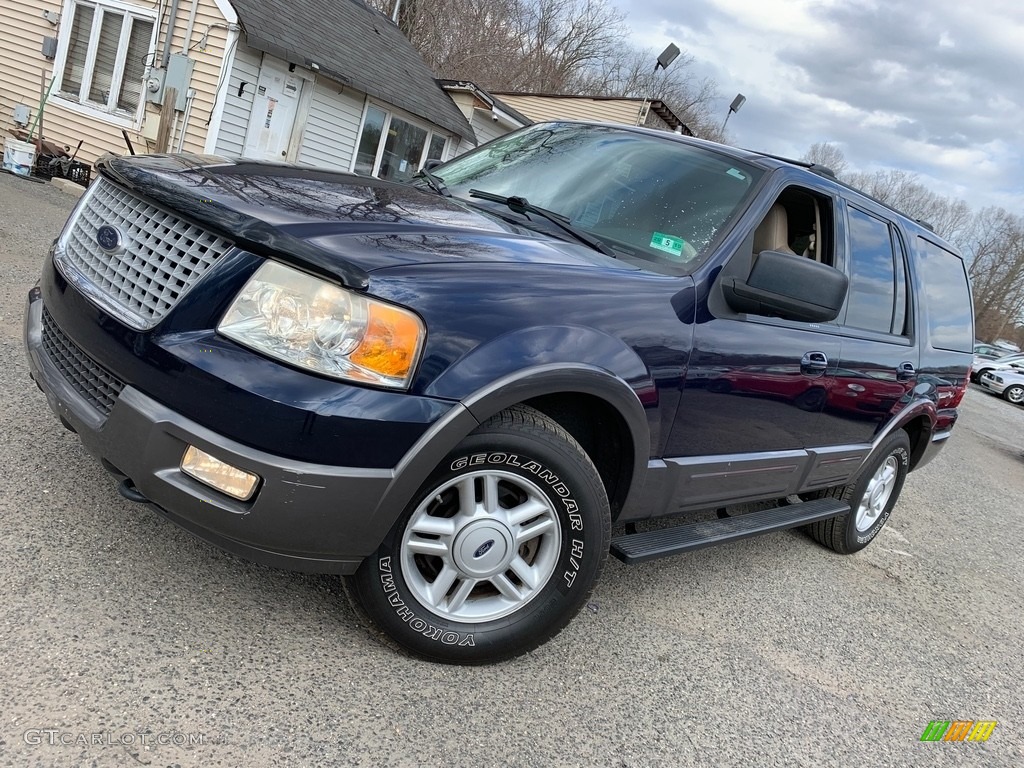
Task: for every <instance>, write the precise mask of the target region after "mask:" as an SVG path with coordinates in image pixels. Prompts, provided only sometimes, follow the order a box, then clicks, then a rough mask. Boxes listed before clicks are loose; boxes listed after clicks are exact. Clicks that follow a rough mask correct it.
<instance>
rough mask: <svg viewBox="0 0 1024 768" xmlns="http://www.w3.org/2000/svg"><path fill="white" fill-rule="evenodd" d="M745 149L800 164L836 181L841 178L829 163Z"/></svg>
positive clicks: (756, 153)
mask: <svg viewBox="0 0 1024 768" xmlns="http://www.w3.org/2000/svg"><path fill="white" fill-rule="evenodd" d="M743 151H744V152H750V153H751V154H754V155H759V156H761V157H770V158H771V159H772V160H781V161H782V162H784V163H789V164H790V165H799V166H800V167H801V168H806V169H807V170H809V171H811V172H812V173H816V174H818V175H819V176H824V177H826V178H829V179H834V180H836V181H838V180H839V177H838V176H836V172H835V171H833V170H832V169H831V168H829V167H828V166H827V165H822V164H821V163H809V162H807V161H806V160H794V159H793V158H792V157H784V156H782V155H772V154H769V153H768V152H758V151H757V150H756V149H745V150H743Z"/></svg>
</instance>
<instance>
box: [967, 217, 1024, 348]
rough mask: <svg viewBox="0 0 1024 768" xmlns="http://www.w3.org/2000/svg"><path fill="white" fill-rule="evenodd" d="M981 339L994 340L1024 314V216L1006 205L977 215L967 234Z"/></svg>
mask: <svg viewBox="0 0 1024 768" xmlns="http://www.w3.org/2000/svg"><path fill="white" fill-rule="evenodd" d="M964 241H965V242H964V243H963V248H964V251H965V253H966V254H967V257H968V260H969V263H970V275H971V283H972V287H973V290H974V317H975V324H976V332H977V334H978V336H979V337H980V338H984V339H989V340H995V339H996V338H998V337H1000V336H1003V335H1005V333H1004V332H1005V331H1006V329H1007V328H1011V329H1012V328H1015V327H1016V325H1017V323H1018V322H1019V319H1020V317H1021V315H1022V313H1024V218H1021V217H1020V216H1015V215H1013V214H1011V213H1009V212H1008V211H1006V210H1004V209H1003V208H985V209H983V210H982V211H980V212H979V213H978V214H976V215H975V216H974V217H973V219H972V220H971V222H970V225H969V227H968V228H967V231H966V232H965V235H964Z"/></svg>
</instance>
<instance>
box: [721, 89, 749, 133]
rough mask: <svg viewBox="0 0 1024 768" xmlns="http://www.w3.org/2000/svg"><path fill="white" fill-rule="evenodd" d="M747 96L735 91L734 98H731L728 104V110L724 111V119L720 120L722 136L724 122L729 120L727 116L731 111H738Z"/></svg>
mask: <svg viewBox="0 0 1024 768" xmlns="http://www.w3.org/2000/svg"><path fill="white" fill-rule="evenodd" d="M746 100H747V97H746V96H744V95H743V94H742V93H737V94H736V98H735V99H733V100H732V104H730V105H729V111H728V112H726V113H725V120H723V121H722V136H723V137H724V136H725V124H726V123H728V122H729V117H730V116H731V115H732V113H733V112H739V111H740V107H742V106H743V104H744V102H746Z"/></svg>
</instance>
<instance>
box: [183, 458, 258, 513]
mask: <svg viewBox="0 0 1024 768" xmlns="http://www.w3.org/2000/svg"><path fill="white" fill-rule="evenodd" d="M181 471H182V472H184V473H185V474H186V475H188V476H189V477H194V478H195V479H196V480H198V481H199V482H201V483H205V484H206V485H208V486H210V487H211V488H216V489H217V490H218V491H220V492H221V493H226V494H227V495H228V496H231V497H233V498H236V499H240V500H241V501H247V500H248V499H250V498H252V494H253V492H254V491H255V490H256V484H257V483H258V482H259V481H260V478H259V475H254V474H252V473H250V472H245V471H243V470H241V469H239V468H238V467H233V466H231V465H230V464H227V463H225V462H223V461H221V460H220V459H218V458H216V457H215V456H211V455H210V454H208V453H206V451H201V450H199V449H198V448H196V447H195V446H194V445H190V446H189V447H188V450H186V451H185V455H184V456H183V457H182V459H181Z"/></svg>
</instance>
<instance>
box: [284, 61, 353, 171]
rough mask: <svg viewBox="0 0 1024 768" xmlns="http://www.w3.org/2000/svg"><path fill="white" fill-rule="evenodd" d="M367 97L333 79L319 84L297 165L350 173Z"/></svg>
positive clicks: (308, 116)
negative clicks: (348, 171) (301, 164)
mask: <svg viewBox="0 0 1024 768" xmlns="http://www.w3.org/2000/svg"><path fill="white" fill-rule="evenodd" d="M364 98H365V97H364V95H363V94H362V93H360V92H359V91H354V90H352V89H351V88H345V87H343V86H342V85H340V84H338V83H335V82H333V81H332V80H327V79H323V80H320V81H319V82H317V83H316V86H315V88H314V90H313V100H312V102H311V103H310V105H309V114H308V115H307V117H306V129H305V132H304V133H303V136H302V144H301V146H300V147H299V156H298V158H297V159H298V162H300V163H307V164H309V165H316V166H319V167H321V168H335V169H340V170H343V171H347V170H348V169H349V168H350V167H351V165H352V155H353V154H354V153H355V149H356V144H357V142H358V140H359V120H360V118H361V117H362V114H363V101H364Z"/></svg>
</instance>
